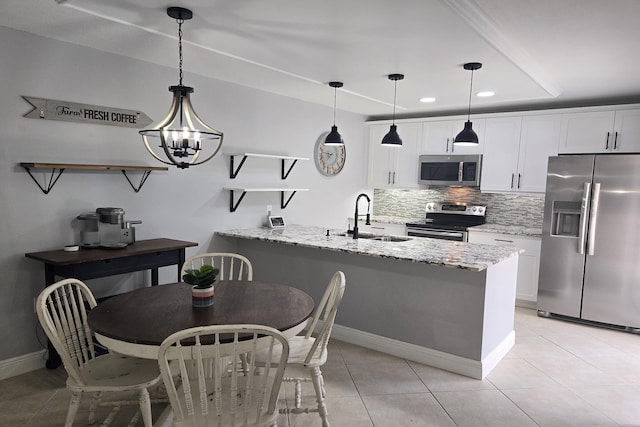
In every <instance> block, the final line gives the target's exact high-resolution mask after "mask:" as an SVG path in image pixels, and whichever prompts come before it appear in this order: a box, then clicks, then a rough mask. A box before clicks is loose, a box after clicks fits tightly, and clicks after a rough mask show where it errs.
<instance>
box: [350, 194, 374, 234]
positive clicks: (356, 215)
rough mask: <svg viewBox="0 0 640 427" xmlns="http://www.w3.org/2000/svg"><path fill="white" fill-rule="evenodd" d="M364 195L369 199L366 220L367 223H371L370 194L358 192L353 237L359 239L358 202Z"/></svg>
mask: <svg viewBox="0 0 640 427" xmlns="http://www.w3.org/2000/svg"><path fill="white" fill-rule="evenodd" d="M361 197H364V198H365V199H367V220H366V221H365V223H364V224H365V225H371V215H370V214H369V210H370V209H371V199H370V198H369V196H367V195H366V194H364V193H360V194H358V197H357V198H356V213H355V215H354V219H353V238H354V239H357V238H358V216H359V215H358V202H359V201H360V198H361Z"/></svg>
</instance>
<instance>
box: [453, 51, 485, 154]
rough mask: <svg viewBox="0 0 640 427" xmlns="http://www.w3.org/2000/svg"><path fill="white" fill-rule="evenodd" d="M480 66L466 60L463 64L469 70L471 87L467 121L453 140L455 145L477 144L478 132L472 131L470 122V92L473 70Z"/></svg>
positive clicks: (480, 66)
mask: <svg viewBox="0 0 640 427" xmlns="http://www.w3.org/2000/svg"><path fill="white" fill-rule="evenodd" d="M480 68H482V64H481V63H480V62H467V63H466V64H464V69H465V70H471V87H470V88H469V110H468V111H467V121H466V123H465V124H464V129H462V132H460V133H459V134H458V135H456V137H455V138H454V140H453V143H454V144H456V145H462V146H465V145H467V146H473V145H478V134H476V133H475V132H474V131H473V127H472V123H471V120H470V118H471V94H472V93H473V72H474V71H475V70H479V69H480Z"/></svg>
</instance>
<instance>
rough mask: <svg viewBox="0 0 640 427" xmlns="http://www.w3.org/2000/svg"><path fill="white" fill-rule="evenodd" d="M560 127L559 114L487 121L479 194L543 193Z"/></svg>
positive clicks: (556, 147)
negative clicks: (493, 192)
mask: <svg viewBox="0 0 640 427" xmlns="http://www.w3.org/2000/svg"><path fill="white" fill-rule="evenodd" d="M560 126H561V117H560V115H558V114H549V115H532V116H514V117H499V118H489V119H487V126H486V134H485V144H484V145H485V148H484V156H483V159H482V179H481V181H480V188H481V190H482V191H500V192H532V193H544V191H545V186H546V179H547V163H548V159H549V156H555V155H557V154H558V144H559V140H560Z"/></svg>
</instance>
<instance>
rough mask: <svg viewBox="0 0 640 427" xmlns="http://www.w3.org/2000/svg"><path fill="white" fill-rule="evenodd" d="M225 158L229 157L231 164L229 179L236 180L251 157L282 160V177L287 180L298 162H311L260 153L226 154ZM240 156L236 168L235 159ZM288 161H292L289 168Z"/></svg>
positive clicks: (293, 157) (302, 158) (301, 158)
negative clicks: (240, 158)
mask: <svg viewBox="0 0 640 427" xmlns="http://www.w3.org/2000/svg"><path fill="white" fill-rule="evenodd" d="M225 156H229V163H230V167H229V177H230V178H231V179H234V178H235V177H236V176H238V172H240V169H241V168H242V165H244V162H245V161H246V160H247V158H249V157H261V158H267V159H280V160H281V163H282V169H281V173H280V177H281V178H282V179H287V177H288V176H289V173H291V169H293V167H294V166H295V164H296V163H297V162H298V160H309V158H308V157H295V156H285V155H277V154H260V153H225ZM240 156H242V160H240V163H239V164H238V167H237V168H234V159H235V158H236V157H240ZM287 160H288V161H291V165H290V166H289V168H287V167H286V162H287Z"/></svg>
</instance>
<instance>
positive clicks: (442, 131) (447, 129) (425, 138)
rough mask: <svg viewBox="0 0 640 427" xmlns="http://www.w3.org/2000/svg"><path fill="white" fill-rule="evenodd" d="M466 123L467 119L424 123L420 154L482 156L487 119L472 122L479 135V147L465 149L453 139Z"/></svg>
mask: <svg viewBox="0 0 640 427" xmlns="http://www.w3.org/2000/svg"><path fill="white" fill-rule="evenodd" d="M465 122H466V119H454V120H435V121H425V122H423V123H422V138H421V144H420V154H482V151H483V144H484V132H485V119H476V120H472V123H473V130H474V131H475V133H477V134H478V140H479V144H478V145H476V146H471V147H463V146H459V145H454V144H453V139H454V138H455V136H456V135H457V134H458V133H460V131H462V129H463V128H464V123H465Z"/></svg>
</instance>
